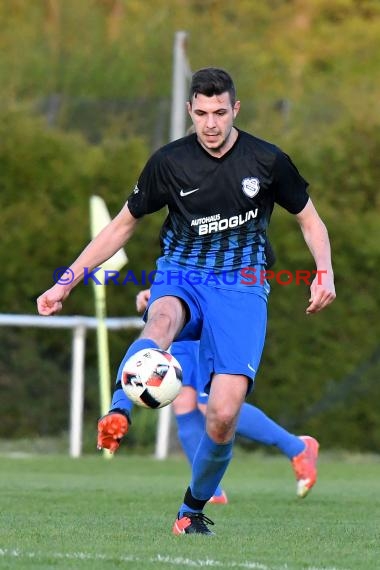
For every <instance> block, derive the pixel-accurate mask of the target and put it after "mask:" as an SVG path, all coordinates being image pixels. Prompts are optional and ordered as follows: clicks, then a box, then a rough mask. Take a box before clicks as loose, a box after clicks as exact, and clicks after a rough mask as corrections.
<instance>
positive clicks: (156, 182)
mask: <svg viewBox="0 0 380 570" xmlns="http://www.w3.org/2000/svg"><path fill="white" fill-rule="evenodd" d="M127 201H128V208H129V211H130V212H131V214H132V216H133V217H134V218H141V217H142V216H144V215H145V214H152V213H153V212H157V211H158V210H160V209H161V208H163V207H164V206H165V205H166V204H167V202H168V193H167V184H165V174H164V164H163V158H162V156H161V154H160V152H159V151H157V152H156V153H155V154H153V155H152V156H151V158H150V159H149V160H148V162H147V163H146V165H145V167H144V169H143V171H142V172H141V174H140V176H139V179H138V181H137V184H136V186H135V188H134V190H133V192H132V193H131V194H130V196H129V197H128V200H127Z"/></svg>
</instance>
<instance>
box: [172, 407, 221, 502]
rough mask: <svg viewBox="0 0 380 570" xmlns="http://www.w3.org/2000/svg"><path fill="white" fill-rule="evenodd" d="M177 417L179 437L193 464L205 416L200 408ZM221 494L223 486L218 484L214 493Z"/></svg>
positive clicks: (203, 427) (202, 431)
mask: <svg viewBox="0 0 380 570" xmlns="http://www.w3.org/2000/svg"><path fill="white" fill-rule="evenodd" d="M175 419H176V421H177V431H178V439H179V441H180V443H181V446H182V449H183V451H184V452H185V455H186V457H187V459H188V461H189V463H190V465H192V463H193V459H194V455H195V452H196V451H197V449H198V445H199V442H200V440H201V437H202V435H203V433H204V431H205V425H206V422H205V417H204V415H203V414H202V412H201V411H200V410H198V409H195V410H192V411H191V412H188V413H187V414H178V415H176V416H175ZM221 494H222V488H221V487H220V486H218V487H217V489H216V490H215V491H214V493H213V495H217V496H220V495H221Z"/></svg>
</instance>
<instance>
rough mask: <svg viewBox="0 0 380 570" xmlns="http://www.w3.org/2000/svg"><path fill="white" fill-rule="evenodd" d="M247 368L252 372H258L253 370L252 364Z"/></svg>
mask: <svg viewBox="0 0 380 570" xmlns="http://www.w3.org/2000/svg"><path fill="white" fill-rule="evenodd" d="M247 366H248V368H249V369H250V370H252V372H256V370H255V369H254V368H253V366H251V364H247Z"/></svg>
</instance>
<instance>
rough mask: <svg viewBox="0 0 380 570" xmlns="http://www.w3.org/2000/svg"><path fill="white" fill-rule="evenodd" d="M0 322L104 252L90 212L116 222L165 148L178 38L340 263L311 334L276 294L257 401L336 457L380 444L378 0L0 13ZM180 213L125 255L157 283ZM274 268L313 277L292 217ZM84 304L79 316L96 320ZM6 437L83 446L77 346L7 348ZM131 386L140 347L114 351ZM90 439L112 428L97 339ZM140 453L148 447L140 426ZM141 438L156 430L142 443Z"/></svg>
mask: <svg viewBox="0 0 380 570" xmlns="http://www.w3.org/2000/svg"><path fill="white" fill-rule="evenodd" d="M0 25H1V29H2V35H1V37H0V49H1V54H2V56H1V59H0V206H1V216H0V230H1V235H2V247H1V249H0V264H1V269H2V295H1V298H0V311H1V312H4V313H31V314H35V306H34V299H35V297H36V295H37V294H38V293H39V292H40V291H42V290H44V289H45V288H46V287H47V286H49V285H50V284H51V279H52V271H53V269H54V268H55V267H58V266H61V265H66V264H68V263H69V262H70V261H72V259H73V258H74V257H75V256H76V255H77V253H79V251H80V250H81V249H82V247H83V246H84V245H85V244H86V243H87V241H88V239H89V221H88V200H89V197H90V196H91V195H92V194H98V195H100V196H102V197H103V198H104V199H105V201H106V203H107V205H108V207H109V209H110V211H111V214H112V215H114V214H116V212H117V211H118V209H119V208H120V206H121V205H122V203H123V202H124V200H125V198H126V196H127V195H128V194H129V192H130V191H131V189H132V188H133V186H134V183H135V180H136V178H137V176H138V173H139V171H140V169H141V167H142V166H143V164H144V163H145V160H146V159H147V158H148V156H149V155H150V153H151V152H152V151H153V150H154V149H155V148H157V147H158V146H159V145H161V144H164V143H165V142H167V140H168V128H169V115H170V98H171V73H172V49H173V40H174V34H175V32H176V31H178V30H186V31H187V32H188V57H189V62H190V65H191V68H192V69H196V68H198V67H203V66H208V65H216V66H221V67H225V68H226V69H228V70H229V71H231V73H232V74H233V76H234V78H235V81H236V84H237V87H238V94H239V98H240V99H241V101H242V111H241V114H240V115H239V118H238V119H239V120H238V126H239V127H241V128H243V129H245V130H249V131H251V132H254V133H255V134H256V135H257V136H260V137H262V138H266V139H268V140H271V141H273V142H275V143H276V144H278V145H279V146H281V147H282V148H283V149H284V150H285V151H286V152H287V153H288V154H290V155H291V156H292V158H293V159H294V161H295V163H296V164H297V166H298V167H299V169H300V171H301V172H302V174H303V175H304V176H305V177H306V178H307V179H308V180H309V181H310V183H311V188H310V191H311V194H312V197H313V200H314V202H315V203H316V205H317V207H318V209H319V211H320V213H321V215H322V217H323V218H324V220H325V221H326V223H327V225H328V228H329V232H330V236H331V241H332V245H333V250H334V264H335V271H336V284H337V293H338V298H337V300H336V302H335V303H334V304H333V305H332V306H331V307H330V308H329V309H328V310H326V311H325V312H323V313H322V314H320V315H318V316H313V317H306V315H305V313H304V309H305V306H306V304H307V299H308V291H307V289H306V288H305V287H303V286H299V287H297V286H294V285H291V286H288V287H285V286H279V285H278V284H276V283H274V284H273V287H272V294H271V300H270V317H271V318H270V321H269V329H268V342H267V346H266V349H265V353H264V357H263V362H262V367H261V373H260V375H259V377H258V379H257V386H256V391H255V394H254V395H253V396H252V400H253V401H254V402H256V403H257V404H258V405H261V406H262V407H263V408H264V410H265V411H266V412H267V413H269V414H270V415H272V416H273V417H274V418H276V419H278V420H279V421H281V422H282V423H283V425H285V426H287V427H289V428H291V429H293V430H294V431H296V432H301V431H302V432H306V431H309V432H313V433H314V434H315V435H317V436H318V437H319V438H320V440H321V441H322V443H323V445H324V447H344V448H347V449H361V450H371V451H376V450H378V449H379V446H380V415H379V413H378V409H377V405H376V402H378V401H379V399H380V388H379V383H378V381H377V379H378V374H379V371H380V365H379V361H380V349H379V340H378V339H379V318H378V307H379V292H378V291H379V288H378V267H379V261H380V259H379V257H380V253H379V246H378V234H379V230H378V228H379V219H378V212H379V193H378V190H377V182H378V180H379V175H380V163H379V160H378V156H379V154H380V108H379V107H380V97H379V85H380V81H379V80H380V5H379V3H378V1H377V0H334V1H333V2H331V0H268V1H267V2H252V1H251V0H240V2H239V3H238V4H236V2H233V1H229V0H202V1H198V0H166V1H163V0H147V1H146V2H140V1H138V0H83V1H82V2H75V1H74V0H64V1H63V0H39V1H38V2H32V3H31V2H28V1H27V0H14V1H13V2H12V3H5V2H3V3H0ZM163 216H164V212H160V213H159V214H157V215H154V216H150V217H149V218H147V219H146V220H144V223H143V224H142V225H141V226H140V227H139V228H138V231H137V234H136V235H135V236H134V238H133V240H132V241H131V242H130V244H129V245H128V248H127V252H128V256H129V259H130V263H129V266H128V269H133V270H134V271H135V272H140V271H142V270H143V269H150V268H152V267H153V265H154V259H155V257H156V256H157V254H158V229H159V227H160V224H161V222H162V219H163ZM270 237H271V239H272V241H273V244H274V246H275V249H276V252H277V266H276V269H281V268H286V269H289V270H295V269H298V268H303V269H313V265H312V260H311V258H310V255H309V253H308V252H307V250H306V249H305V247H304V244H303V241H302V238H301V236H300V233H299V231H298V228H297V227H296V225H295V223H294V220H293V219H291V217H290V216H288V215H287V214H286V213H284V212H281V211H276V212H275V214H274V217H273V224H272V226H271V231H270ZM136 292H137V287H135V286H133V285H131V286H128V287H120V288H117V287H116V286H115V287H110V290H109V291H108V312H109V314H110V315H113V316H124V315H134V314H135V309H134V297H135V294H136ZM93 311H94V309H93V298H92V293H89V291H88V289H87V288H86V287H78V288H77V290H76V291H75V293H73V294H72V296H71V297H70V299H69V300H68V301H67V302H66V305H65V311H64V314H86V315H92V314H93ZM0 337H1V342H0V391H1V392H0V393H1V398H0V412H1V417H2V422H1V426H0V435H1V436H3V437H7V438H9V437H31V436H37V435H57V434H59V433H61V432H62V431H65V430H66V429H67V423H68V410H69V402H68V393H69V375H70V358H71V356H70V354H71V339H70V335H69V333H62V332H57V331H49V332H44V331H42V330H37V329H27V330H19V329H10V328H6V329H5V328H3V329H1V330H0ZM110 338H111V363H112V369H115V368H116V366H117V364H118V362H119V360H120V358H121V356H122V354H123V352H124V348H125V346H126V345H127V344H128V343H129V342H130V340H132V338H133V335H132V334H129V335H126V334H125V332H124V333H112V334H111V337H110ZM87 346H88V349H89V350H88V353H87V362H86V422H87V424H88V425H87V429H86V434H87V435H86V436H87V437H88V440H89V441H91V446H92V447H91V448H93V438H94V426H95V422H96V418H97V415H98V393H97V366H96V350H95V338H94V335H92V334H90V335H89V339H88V343H87ZM135 417H136V426H137V429H135V430H132V433H131V438H130V440H129V445H136V446H146V445H148V446H149V445H151V444H152V442H153V440H154V430H153V429H150V428H153V426H154V423H155V421H156V414H150V413H149V412H144V411H140V410H138V411H137V413H136V414H135ZM139 427H140V428H142V429H139Z"/></svg>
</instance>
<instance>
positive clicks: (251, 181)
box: [241, 178, 260, 198]
mask: <svg viewBox="0 0 380 570" xmlns="http://www.w3.org/2000/svg"><path fill="white" fill-rule="evenodd" d="M241 185H242V189H243V192H244V194H246V196H248V198H253V197H254V196H256V194H258V192H259V190H260V181H259V179H258V178H243V180H242V183H241Z"/></svg>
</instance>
